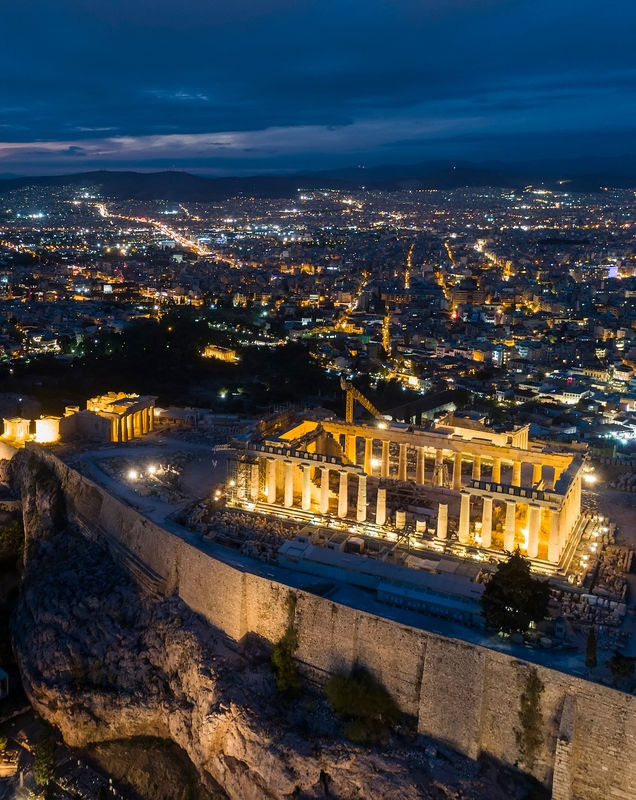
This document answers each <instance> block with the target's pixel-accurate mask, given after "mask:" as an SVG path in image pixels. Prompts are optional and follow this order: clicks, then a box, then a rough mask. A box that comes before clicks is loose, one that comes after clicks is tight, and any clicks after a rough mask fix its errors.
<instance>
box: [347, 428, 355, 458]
mask: <svg viewBox="0 0 636 800" xmlns="http://www.w3.org/2000/svg"><path fill="white" fill-rule="evenodd" d="M345 447H346V454H347V458H348V459H349V461H351V463H352V464H355V463H356V437H355V436H352V435H349V434H347V437H346V438H345Z"/></svg>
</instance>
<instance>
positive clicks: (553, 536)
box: [548, 509, 560, 564]
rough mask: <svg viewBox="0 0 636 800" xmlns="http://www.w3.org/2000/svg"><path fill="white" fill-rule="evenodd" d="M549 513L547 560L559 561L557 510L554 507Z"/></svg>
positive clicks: (555, 562) (554, 562)
mask: <svg viewBox="0 0 636 800" xmlns="http://www.w3.org/2000/svg"><path fill="white" fill-rule="evenodd" d="M548 514H549V515H550V538H549V540H548V561H551V562H552V563H553V564H558V563H559V555H560V553H559V516H560V514H559V512H558V511H557V510H556V509H550V510H549V511H548Z"/></svg>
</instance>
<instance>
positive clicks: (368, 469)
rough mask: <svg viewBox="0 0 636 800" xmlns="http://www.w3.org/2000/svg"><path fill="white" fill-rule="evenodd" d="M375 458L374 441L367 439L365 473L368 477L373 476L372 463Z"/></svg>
mask: <svg viewBox="0 0 636 800" xmlns="http://www.w3.org/2000/svg"><path fill="white" fill-rule="evenodd" d="M372 456H373V439H365V440H364V471H365V472H366V473H367V475H371V473H372V472H373V468H372V467H371V461H372Z"/></svg>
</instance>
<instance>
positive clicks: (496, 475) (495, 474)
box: [492, 457, 501, 483]
mask: <svg viewBox="0 0 636 800" xmlns="http://www.w3.org/2000/svg"><path fill="white" fill-rule="evenodd" d="M492 480H493V483H501V459H500V458H499V457H496V458H493V460H492Z"/></svg>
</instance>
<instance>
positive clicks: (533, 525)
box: [528, 503, 541, 558]
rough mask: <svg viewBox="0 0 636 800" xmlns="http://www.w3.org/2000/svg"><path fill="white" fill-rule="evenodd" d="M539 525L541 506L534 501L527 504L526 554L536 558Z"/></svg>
mask: <svg viewBox="0 0 636 800" xmlns="http://www.w3.org/2000/svg"><path fill="white" fill-rule="evenodd" d="M540 527H541V507H540V506H538V505H536V504H535V503H530V504H529V505H528V555H529V556H530V558H536V557H537V554H538V552H539V528H540Z"/></svg>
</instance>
